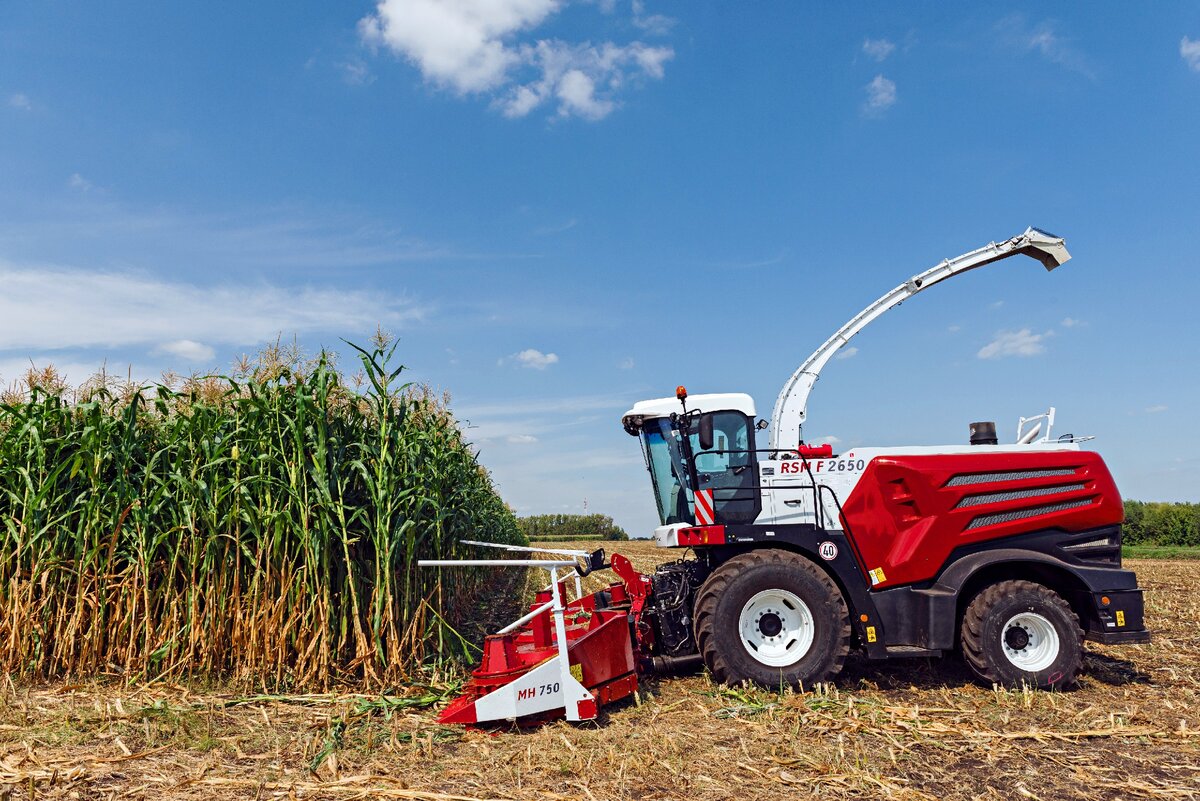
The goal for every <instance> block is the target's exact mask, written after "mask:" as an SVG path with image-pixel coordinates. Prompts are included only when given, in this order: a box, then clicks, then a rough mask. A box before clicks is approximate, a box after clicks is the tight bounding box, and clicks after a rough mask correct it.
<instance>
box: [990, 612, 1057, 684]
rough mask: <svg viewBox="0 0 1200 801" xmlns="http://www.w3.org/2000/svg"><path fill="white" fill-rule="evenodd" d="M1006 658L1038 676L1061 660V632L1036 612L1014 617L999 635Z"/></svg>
mask: <svg viewBox="0 0 1200 801" xmlns="http://www.w3.org/2000/svg"><path fill="white" fill-rule="evenodd" d="M1000 644H1001V645H1002V646H1003V647H1004V656H1005V657H1007V658H1008V661H1009V662H1011V663H1013V665H1015V666H1016V667H1018V668H1020V669H1021V670H1025V671H1028V672H1030V673H1037V672H1038V671H1040V670H1045V669H1046V668H1048V667H1050V666H1051V665H1052V664H1054V660H1055V659H1057V658H1058V651H1059V641H1058V631H1057V630H1056V629H1055V628H1054V624H1053V623H1051V622H1050V621H1049V620H1047V619H1046V618H1044V617H1042V616H1041V615H1038V614H1035V613H1033V612H1022V613H1021V614H1019V615H1013V616H1012V617H1011V618H1009V619H1008V622H1007V623H1005V624H1004V630H1003V631H1002V632H1001V633H1000Z"/></svg>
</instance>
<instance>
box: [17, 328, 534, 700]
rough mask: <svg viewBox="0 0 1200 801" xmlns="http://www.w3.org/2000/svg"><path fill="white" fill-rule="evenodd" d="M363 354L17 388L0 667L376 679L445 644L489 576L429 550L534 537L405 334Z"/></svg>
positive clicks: (304, 680) (25, 671)
mask: <svg viewBox="0 0 1200 801" xmlns="http://www.w3.org/2000/svg"><path fill="white" fill-rule="evenodd" d="M353 347H355V349H356V350H357V351H358V352H359V355H360V357H361V362H362V367H363V370H362V372H361V373H359V374H358V375H357V376H356V379H355V381H356V383H358V384H359V386H358V387H357V388H356V387H353V386H351V385H348V383H347V382H346V380H345V379H344V378H343V376H342V375H341V374H340V373H339V371H338V370H337V369H336V368H335V366H334V365H333V364H332V363H331V362H330V359H329V358H327V357H325V356H321V357H319V358H317V359H315V360H312V361H310V362H307V363H303V362H302V361H301V360H300V359H298V358H290V359H288V358H280V353H281V351H280V349H279V348H278V347H276V348H275V349H273V350H272V349H268V351H264V354H266V356H265V357H264V356H260V357H259V359H258V360H256V361H255V362H253V363H251V362H247V363H245V364H244V365H243V369H241V370H240V371H235V372H234V374H235V376H236V377H233V378H225V377H221V378H214V377H208V378H193V379H189V380H187V381H184V382H182V383H181V384H179V382H175V381H172V380H169V379H168V380H166V381H165V382H164V383H163V384H162V385H159V386H152V387H139V386H132V385H119V384H117V383H115V382H112V381H111V380H110V379H108V378H106V377H104V376H101V377H100V378H99V379H98V380H93V381H92V382H89V384H87V385H85V386H83V387H81V388H79V389H78V390H74V391H72V390H70V389H69V388H67V387H64V386H63V385H62V383H61V382H60V381H57V379H56V378H55V376H54V374H53V371H52V370H51V371H46V372H44V373H42V374H41V375H36V374H32V373H31V375H30V376H29V377H28V378H27V379H26V382H24V384H23V385H22V386H20V387H17V388H15V389H10V390H9V391H8V392H7V393H6V394H5V397H4V399H3V401H2V402H0V526H2V528H0V607H2V609H0V669H3V670H5V671H8V672H10V673H13V674H17V675H21V676H28V677H55V676H66V677H72V676H73V677H84V676H92V675H97V674H102V673H106V674H111V673H116V674H119V675H123V676H125V677H127V678H129V679H130V680H138V681H146V680H154V679H165V678H179V677H193V678H195V677H201V678H213V679H246V680H252V681H253V682H255V683H256V684H261V685H263V686H272V687H309V688H312V687H321V686H329V685H332V684H337V683H342V682H350V681H352V682H358V683H360V684H365V685H367V686H384V685H388V684H392V683H395V682H398V681H402V680H403V679H404V678H405V677H406V676H407V675H408V674H409V673H408V672H409V671H410V670H411V668H412V667H413V666H414V665H415V664H417V663H418V662H419V661H421V660H424V659H426V658H429V657H432V656H436V655H437V654H438V653H439V652H440V651H442V650H443V649H445V648H446V647H448V643H449V642H450V641H451V640H452V638H453V636H454V635H453V634H452V631H453V630H452V629H451V628H450V627H451V625H452V624H453V620H454V616H455V614H456V613H462V612H464V611H465V610H466V609H467V608H468V607H469V606H470V605H471V604H473V603H476V602H477V600H478V597H479V595H480V594H481V593H483V592H485V591H486V583H487V582H489V581H491V580H492V578H491V574H484V573H470V572H467V571H455V572H454V573H453V574H449V573H448V574H447V578H450V577H451V576H452V578H453V581H454V587H453V592H451V590H450V588H449V587H443V586H442V584H441V583H440V578H439V573H438V571H433V570H421V569H418V568H417V567H416V561H417V559H420V558H457V557H462V556H474V555H477V554H473V553H469V552H468V549H467V548H466V547H465V546H462V545H458V544H457V540H458V539H460V538H468V539H480V540H491V541H497V542H510V543H511V542H523V540H524V538H523V536H522V535H521V533H520V531H519V530H518V528H517V525H516V521H515V518H514V517H513V514H512V512H511V511H510V510H509V509H508V507H507V506H505V504H504V503H503V502H502V501H501V500H500V498H499V496H498V495H497V494H496V492H495V490H494V487H493V485H492V482H491V479H490V477H489V476H488V474H487V472H486V471H485V470H484V469H483V468H482V467H481V466H480V465H479V464H478V463H477V461H476V457H475V453H474V452H473V451H472V449H471V448H470V446H469V444H468V443H466V442H464V440H463V436H462V434H461V432H460V430H459V428H458V426H457V424H456V422H455V420H454V418H453V417H452V415H451V414H450V412H449V410H448V408H447V406H446V404H445V402H444V401H443V400H442V399H439V398H437V397H435V396H434V395H433V394H432V393H431V392H429V391H428V390H422V389H420V388H414V387H413V386H412V385H409V384H400V383H398V379H399V376H400V373H401V370H402V369H403V368H402V367H394V366H392V361H393V355H394V350H395V345H394V344H390V343H389V342H388V341H387V339H386V338H385V337H380V338H378V339H377V340H376V341H375V343H374V344H373V346H372V347H371V349H362V348H358V347H357V346H353ZM172 384H179V385H178V386H172ZM435 610H436V612H435ZM447 638H450V639H447Z"/></svg>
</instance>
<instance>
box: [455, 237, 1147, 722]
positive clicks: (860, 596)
mask: <svg viewBox="0 0 1200 801" xmlns="http://www.w3.org/2000/svg"><path fill="white" fill-rule="evenodd" d="M1014 255H1027V256H1030V257H1032V258H1034V259H1036V260H1038V261H1039V262H1041V263H1042V265H1043V266H1045V267H1046V269H1047V270H1053V269H1055V268H1056V267H1058V266H1060V265H1061V264H1063V263H1064V262H1066V261H1067V260H1068V259H1069V258H1070V254H1069V253H1068V252H1067V249H1066V245H1065V243H1064V241H1063V240H1062V239H1061V238H1059V237H1056V236H1054V235H1052V234H1048V233H1046V232H1044V231H1041V230H1038V229H1036V228H1029V229H1027V230H1026V231H1025V232H1023V233H1022V234H1019V235H1018V236H1015V237H1013V238H1011V239H1008V240H1006V241H1004V242H1001V243H995V242H992V243H989V244H988V245H986V246H984V247H982V248H979V249H977V250H973V251H971V252H969V253H965V254H963V255H961V256H958V257H956V258H953V259H946V260H944V261H942V262H941V263H939V264H937V265H935V266H934V267H932V268H930V269H929V270H926V271H925V272H922V273H920V274H918V275H916V276H913V277H912V278H910V279H909V280H908V281H905V282H904V283H902V284H900V285H899V286H897V287H896V288H895V289H893V290H892V291H890V292H888V293H887V294H885V295H883V296H882V297H881V298H879V299H878V300H876V301H875V302H874V303H872V304H870V305H869V306H867V307H866V308H865V309H863V310H862V311H861V312H859V313H858V314H857V315H855V316H854V317H852V318H851V319H850V320H849V321H848V322H847V323H846V324H845V325H843V326H842V327H841V328H840V329H838V331H836V332H834V334H833V336H831V337H829V339H827V340H826V341H825V342H824V343H823V344H822V345H821V346H820V347H819V348H817V350H816V351H814V352H813V353H812V355H810V356H809V357H808V358H807V359H806V360H805V361H804V362H803V363H802V364H801V365H800V367H799V368H798V369H797V370H796V371H795V372H794V373H793V374H792V376H791V377H790V378H789V379H788V381H787V382H785V384H784V386H783V388H782V389H781V391H780V393H779V396H778V398H777V399H776V402H775V407H774V410H773V413H772V416H771V419H770V422H769V424H764V423H762V422H760V423H758V424H756V423H755V417H756V411H755V406H754V401H753V400H752V399H751V398H750V397H749V396H748V395H744V394H739V393H728V394H703V395H690V396H689V394H688V393H687V390H686V389H684V388H683V387H679V388H678V389H677V390H676V393H675V397H668V398H660V399H654V400H647V401H640V402H638V403H636V404H635V405H634V406H633V408H631V409H630V410H629V411H628V412H626V413H625V415H623V417H622V425H623V426H624V428H625V430H626V431H627V432H628V433H629V434H631V435H633V436H636V437H638V439H639V441H640V444H641V447H642V451H643V455H644V457H645V464H646V469H647V471H648V472H649V475H650V480H651V486H652V489H653V492H654V498H655V503H656V506H657V510H658V515H659V520H660V525H659V526H658V527H657V528H656V529H655V532H654V537H655V540H656V542H657V544H658V545H660V546H664V547H670V548H681V549H687V550H689V551H690V553H691V554H692V555H691V556H690V557H687V558H682V559H678V560H675V561H671V562H667V563H665V564H662V565H660V566H659V567H658V568H657V569H656V570H655V572H654V573H653V574H651V575H643V574H641V573H639V572H638V571H636V570H635V569H634V568H633V567H632V565H631V564H630V563H629V561H628V560H627V559H625V558H623V557H621V556H620V555H618V554H614V555H613V556H612V560H611V562H610V563H605V562H604V558H603V554H587V553H585V552H574V553H569V554H566V553H563V552H555V555H557V556H565V555H570V556H572V558H573V559H574V560H575V561H574V566H573V568H572V570H571V572H570V573H569V574H568V577H570V576H575V577H578V576H581V575H584V574H586V573H589V572H592V571H594V570H601V569H606V568H611V570H612V571H613V572H614V573H615V574H616V578H617V579H618V580H617V581H615V582H613V583H612V584H610V585H609V587H607V588H606V589H603V590H599V591H597V592H593V593H590V594H584V593H583V588H582V585H580V584H579V583H578V580H577V581H576V587H575V590H576V598H575V600H573V601H567V600H566V592H567V591H566V584H565V581H560V579H559V578H558V577H557V573H556V572H552V574H551V586H550V587H548V588H547V589H546V590H544V591H543V592H542V593H541V594H539V596H538V600H537V601H536V602H535V603H534V605H533V607H531V610H530V612H529V614H527V615H526V616H525V617H523V618H522V619H520V620H518V621H516V622H515V623H514V624H512V625H511V626H509V627H508V628H506V629H504V630H503V631H501V632H500V633H499V634H497V635H493V636H492V637H489V638H488V640H487V643H486V645H485V649H484V660H483V664H482V665H481V666H480V667H479V668H478V669H477V670H476V671H475V672H474V674H473V677H472V680H471V682H470V683H469V684H468V686H467V688H466V692H465V694H464V696H463V698H461V699H459V700H458V701H456V702H454V703H453V704H452V705H451V706H450V707H449V708H448V709H447V711H446V712H444V713H443V720H445V721H447V722H481V721H484V720H495V719H500V718H515V719H520V718H523V717H529V716H533V717H538V716H544V715H546V714H548V713H552V712H553V710H558V711H557V713H556V714H558V715H560V716H561V715H563V714H566V716H567V717H568V718H570V719H573V720H574V719H581V718H583V717H590V716H592V715H594V714H595V709H596V708H597V707H598V706H599V705H600V704H603V703H608V702H611V701H614V700H617V699H618V698H621V697H624V696H626V695H629V694H630V693H632V692H634V691H635V690H636V687H637V677H638V675H639V674H640V673H647V672H673V671H678V670H681V669H687V668H690V667H697V666H699V665H700V664H703V665H705V666H706V667H707V668H708V670H709V671H710V672H711V674H712V675H713V677H714V678H715V679H716V680H718V681H721V682H726V683H731V684H736V683H741V682H744V681H751V682H754V683H756V684H759V685H761V686H763V687H766V688H778V687H780V686H781V685H784V684H786V685H790V686H793V687H811V686H812V685H813V684H814V683H817V682H825V681H830V680H832V679H833V678H834V677H836V676H837V674H838V673H839V672H840V671H841V668H842V665H843V663H844V661H845V659H846V657H847V655H848V654H849V653H850V651H851V650H856V651H858V652H860V653H862V654H863V655H864V656H865V657H866V658H868V659H889V658H897V657H912V656H940V655H942V654H944V653H947V652H953V651H958V652H960V653H961V654H962V656H963V658H964V661H965V662H966V664H967V665H968V667H970V669H971V670H972V672H973V673H974V674H975V675H976V677H977V678H978V679H979V680H980V681H982V682H984V683H986V684H989V685H991V684H999V685H1005V686H1020V685H1028V686H1035V687H1042V688H1058V687H1065V686H1069V685H1071V684H1072V683H1073V682H1074V681H1075V678H1076V676H1077V674H1078V673H1079V670H1080V669H1081V665H1082V657H1083V640H1084V639H1085V638H1086V639H1091V640H1095V641H1098V642H1103V643H1108V644H1122V643H1143V642H1148V641H1149V637H1150V635H1149V632H1148V631H1146V629H1145V626H1144V624H1143V619H1142V608H1143V604H1142V591H1141V590H1140V589H1139V588H1138V586H1137V579H1136V576H1135V575H1134V574H1133V573H1132V572H1131V571H1128V570H1124V569H1122V567H1121V523H1122V521H1123V519H1124V510H1123V506H1122V503H1121V498H1120V495H1119V493H1118V492H1117V488H1116V485H1115V484H1114V482H1113V480H1112V476H1111V475H1110V474H1109V471H1108V468H1107V466H1106V465H1105V464H1104V461H1103V460H1102V459H1101V458H1100V456H1099V455H1098V454H1096V453H1094V452H1090V451H1084V450H1082V449H1081V448H1080V443H1081V442H1083V441H1085V440H1086V439H1090V438H1076V437H1073V436H1070V435H1066V436H1062V437H1059V438H1057V439H1052V438H1051V428H1052V426H1053V425H1054V422H1055V421H1054V417H1055V410H1054V409H1053V408H1051V409H1050V410H1049V411H1048V412H1047V413H1046V414H1042V415H1035V416H1034V417H1031V418H1024V417H1023V418H1021V420H1020V422H1019V423H1018V426H1017V437H1016V441H1015V442H1013V443H1011V444H1000V443H999V439H998V437H997V435H996V429H995V424H994V423H991V422H979V423H972V424H971V426H970V437H969V440H968V442H965V443H962V444H958V445H945V446H912V447H889V448H872V447H856V448H853V449H850V450H848V451H845V452H842V453H834V451H833V447H832V446H831V445H830V444H810V443H806V442H804V440H803V433H802V432H803V424H804V422H805V419H806V414H807V401H808V396H809V394H810V392H811V391H812V389H813V387H814V385H815V384H816V381H817V379H818V377H819V375H820V372H821V370H822V368H823V367H824V366H825V365H826V363H828V361H829V360H830V358H831V357H832V356H833V355H834V354H835V353H836V352H837V350H838V349H839V348H841V347H843V346H844V345H845V344H846V343H847V342H848V341H849V340H850V339H851V338H852V337H853V336H854V335H855V334H857V333H858V332H859V331H861V330H862V329H863V328H864V327H866V326H867V325H869V324H870V323H871V322H872V321H873V320H875V319H877V318H878V317H879V316H880V315H882V314H883V313H884V312H886V311H888V310H889V309H891V308H894V307H895V306H898V305H899V304H900V303H902V302H903V301H904V300H907V299H908V298H911V297H912V296H913V295H915V294H917V293H919V292H922V291H924V290H925V289H928V288H929V287H930V286H933V285H934V284H936V283H938V282H940V281H942V280H945V279H946V278H949V277H951V276H953V275H957V274H959V273H963V272H966V271H968V270H972V269H975V268H977V267H980V266H983V265H986V264H991V263H995V262H998V261H1001V260H1003V259H1006V258H1008V257H1010V256H1014ZM764 425H766V426H767V427H768V428H769V431H768V435H769V443H768V445H767V447H766V448H758V447H757V444H756V440H755V433H756V431H757V430H761V428H763V427H764ZM1043 425H1044V426H1045V427H1044V429H1043ZM533 550H537V549H533ZM520 563H521V562H519V561H516V562H514V561H508V562H505V563H504V564H520ZM527 564H529V565H534V564H535V563H534V562H527ZM536 566H541V567H546V566H547V565H546V564H544V563H542V564H537V565H536ZM565 567H566V565H565V564H562V563H556V564H554V565H551V566H550V568H551V569H552V571H555V570H557V569H560V568H565ZM552 629H553V633H552ZM601 632H603V633H601ZM551 661H553V663H554V664H555V665H558V667H555V668H551V667H545V666H546V665H549V664H551ZM535 670H536V671H541V672H544V673H547V674H549V673H551V672H553V671H554V670H557V671H558V673H559V674H561V675H563V676H565V675H566V673H563V671H564V670H565V671H566V672H567V673H570V675H571V676H573V677H574V678H575V680H576V683H577V684H578V685H579V686H581V687H582V688H583V690H584V692H586V693H588V696H589V698H590V699H592V700H593V701H594V702H595V703H594V704H589V703H588V702H587V701H586V699H585V700H584V701H583V702H580V701H579V700H578V698H575V695H577V694H578V692H579V691H578V690H577V689H576V688H575V686H574V684H571V683H570V682H568V681H566V680H565V678H564V679H562V680H560V681H557V682H550V683H548V684H546V683H543V684H541V685H538V688H539V689H537V690H535V691H534V692H535V696H534V697H538V698H541V696H540V695H536V693H539V692H540V693H546V692H549V693H551V694H558V695H553V698H551V699H550V700H549V701H547V700H545V699H542V700H541V701H540V702H539V703H537V704H535V705H530V706H527V707H522V706H521V702H522V700H523V699H527V698H529V697H530V696H528V693H529V692H531V690H530V689H529V687H528V686H526V685H528V684H530V681H531V680H530V679H529V678H528V674H530V672H531V671H535ZM541 672H539V673H538V676H537V677H536V681H541V680H542V679H544V677H543V676H542V675H541ZM536 681H535V682H534V683H535V684H536ZM510 683H518V684H519V685H520V687H519V689H518V690H517V691H516V694H515V695H513V692H511V691H510V690H507V689H504V688H505V686H506V685H508V684H510ZM521 693H525V695H521ZM573 694H575V695H573ZM510 695H513V703H511V704H510V703H508V701H505V702H504V703H494V702H490V701H487V700H486V699H487V698H493V699H494V698H498V697H501V696H503V697H504V698H505V699H508V698H509V696H510ZM560 696H561V697H560ZM573 698H575V700H572V699H573ZM551 702H553V703H554V704H557V706H550V705H548V704H550V703H551ZM481 703H482V707H481ZM534 706H536V707H537V708H536V709H534ZM524 710H528V711H524Z"/></svg>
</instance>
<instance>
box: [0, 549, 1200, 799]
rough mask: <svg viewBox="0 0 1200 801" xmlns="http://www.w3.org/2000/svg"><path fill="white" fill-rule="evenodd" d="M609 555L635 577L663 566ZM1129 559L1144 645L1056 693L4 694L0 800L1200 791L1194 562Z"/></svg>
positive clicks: (687, 681)
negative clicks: (514, 698) (449, 724)
mask: <svg viewBox="0 0 1200 801" xmlns="http://www.w3.org/2000/svg"><path fill="white" fill-rule="evenodd" d="M560 545H561V544H560ZM614 545H616V546H617V548H618V550H620V551H621V552H623V553H626V554H628V555H630V556H631V557H632V558H633V560H634V562H635V563H636V564H638V565H639V566H640V567H641V568H642V569H645V570H648V569H650V568H651V567H652V565H653V564H654V563H655V562H656V561H659V560H662V559H664V558H669V557H671V556H673V555H674V554H671V553H670V552H664V551H659V550H656V549H655V548H653V546H651V545H649V544H648V543H614ZM1132 564H1133V566H1134V567H1135V568H1136V569H1137V571H1138V573H1139V577H1140V580H1141V583H1142V586H1143V587H1145V588H1146V589H1147V591H1148V593H1147V615H1148V624H1149V625H1150V626H1151V627H1152V628H1153V630H1154V631H1155V637H1156V639H1155V641H1154V643H1153V644H1151V645H1148V646H1138V647H1127V648H1121V649H1108V648H1104V647H1102V646H1096V645H1094V644H1089V645H1088V652H1089V656H1088V659H1087V673H1086V675H1085V677H1084V678H1083V680H1082V682H1081V685H1080V687H1079V689H1077V690H1074V691H1071V692H1065V693H1054V694H1050V693H1043V692H1007V691H993V690H988V689H985V688H982V687H979V686H977V685H975V684H974V683H972V682H971V680H970V678H969V677H968V674H967V672H966V669H965V668H964V667H963V666H962V665H961V663H959V662H958V661H957V660H956V659H947V660H943V661H927V660H912V661H897V662H891V663H885V664H867V663H865V662H863V661H861V660H852V661H851V662H850V663H849V664H848V666H847V670H846V671H845V673H844V674H843V675H842V677H841V679H840V680H839V681H838V683H837V686H836V688H829V689H826V690H823V691H820V692H812V693H801V694H788V695H784V696H778V695H775V694H772V693H765V692H759V691H748V690H741V689H737V690H732V689H723V688H720V687H717V686H714V685H713V684H712V683H711V682H709V680H708V679H707V678H705V677H704V676H693V677H687V678H674V679H663V680H657V681H650V682H647V683H646V684H645V686H644V687H643V693H642V695H641V698H640V699H639V702H638V703H634V702H632V701H631V702H626V703H623V704H620V705H616V706H614V707H612V708H609V709H606V710H604V711H603V713H602V717H601V719H600V720H599V721H598V722H596V723H594V724H585V725H568V724H566V723H556V724H552V725H548V726H545V727H542V728H539V729H535V730H531V731H524V732H519V731H509V730H503V731H500V732H490V733H489V732H481V731H463V730H459V729H446V728H442V727H439V726H437V725H435V724H434V722H433V717H434V713H433V709H431V708H428V707H425V705H426V704H428V703H430V702H431V701H432V700H433V699H434V698H436V695H437V693H436V692H432V693H431V691H430V690H428V689H419V688H413V689H410V690H408V691H406V692H404V693H400V694H398V695H396V696H386V697H382V698H381V697H379V696H356V695H316V696H293V697H272V696H253V695H245V694H241V695H239V694H234V693H233V692H232V691H229V690H224V691H204V690H199V689H196V688H190V689H189V688H183V687H178V686H168V685H156V686H149V687H137V688H127V687H124V686H123V685H121V684H120V683H118V682H114V681H112V680H109V681H104V682H102V681H96V682H94V683H85V684H76V685H64V684H56V685H50V686H20V685H17V684H14V683H12V682H9V683H7V686H6V687H5V688H4V689H3V696H2V697H3V707H2V712H0V799H10V798H11V799H24V798H33V797H36V798H81V799H90V798H97V799H99V798H105V799H107V798H153V799H206V801H212V800H213V799H224V798H322V799H350V798H428V799H449V798H468V799H479V798H514V799H556V798H586V799H608V798H639V799H641V798H645V799H726V798H738V799H752V798H754V799H757V798H764V799H766V798H772V799H773V798H780V797H801V796H803V797H817V798H896V799H940V798H945V799H975V798H984V799H993V798H995V799H1011V798H1031V799H1038V798H1040V799H1046V800H1047V801H1049V799H1068V798H1088V799H1126V798H1192V797H1194V796H1200V708H1198V702H1200V698H1198V690H1200V671H1198V668H1200V635H1198V634H1197V629H1196V626H1195V621H1196V620H1197V619H1198V618H1200V596H1198V595H1197V593H1196V591H1195V582H1194V580H1193V577H1194V572H1195V571H1194V563H1192V564H1189V563H1186V562H1171V561H1140V562H1134V563H1132ZM435 708H436V707H435Z"/></svg>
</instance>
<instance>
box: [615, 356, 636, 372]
mask: <svg viewBox="0 0 1200 801" xmlns="http://www.w3.org/2000/svg"><path fill="white" fill-rule="evenodd" d="M633 367H634V361H633V357H632V356H627V357H625V358H624V359H622V360H621V361H620V362H618V363H617V369H618V370H632V369H633Z"/></svg>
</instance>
